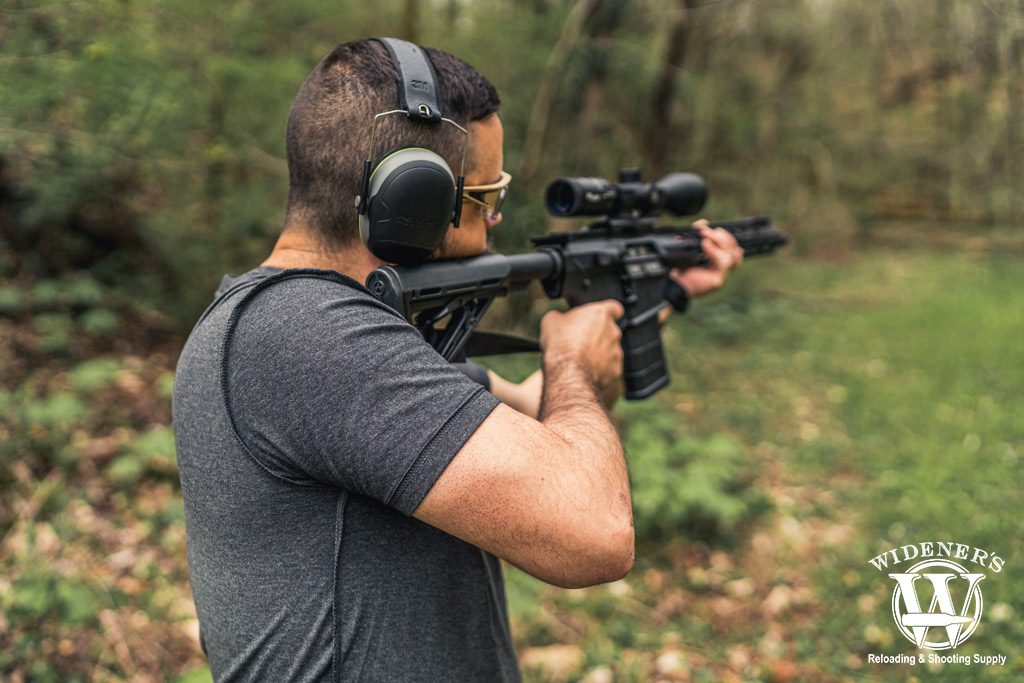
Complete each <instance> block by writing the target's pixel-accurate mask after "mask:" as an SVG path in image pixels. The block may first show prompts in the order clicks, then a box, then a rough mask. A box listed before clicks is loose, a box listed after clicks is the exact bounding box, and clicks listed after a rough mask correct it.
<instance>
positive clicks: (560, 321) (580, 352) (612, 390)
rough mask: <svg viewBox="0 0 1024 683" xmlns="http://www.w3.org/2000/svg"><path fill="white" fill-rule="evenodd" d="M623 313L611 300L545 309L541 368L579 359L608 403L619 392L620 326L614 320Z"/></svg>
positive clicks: (620, 367) (541, 339) (608, 404)
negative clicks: (560, 309) (563, 311)
mask: <svg viewBox="0 0 1024 683" xmlns="http://www.w3.org/2000/svg"><path fill="white" fill-rule="evenodd" d="M624 314H625V309H624V308H623V307H622V304H621V303H619V302H618V301H614V300H608V301H595V302H593V303H589V304H585V305H583V306H579V307H577V308H574V309H572V310H570V311H568V312H566V313H559V312H558V311H550V312H548V313H547V314H546V315H545V316H544V318H543V319H542V320H541V321H540V348H541V351H542V352H543V354H544V366H545V368H547V367H548V366H549V365H550V366H552V367H555V368H558V367H561V366H563V365H564V364H565V363H581V364H582V365H583V369H584V370H585V371H586V372H587V373H589V375H590V377H591V378H592V379H593V381H594V382H595V384H596V388H597V390H598V394H599V395H600V396H601V398H602V400H603V402H604V403H605V405H607V406H611V404H612V403H614V402H615V399H616V398H618V396H619V394H621V393H622V330H621V329H619V326H618V325H617V324H616V323H617V321H618V320H619V319H620V318H621V317H622V316H623V315H624Z"/></svg>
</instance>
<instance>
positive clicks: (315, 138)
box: [285, 40, 501, 255]
mask: <svg viewBox="0 0 1024 683" xmlns="http://www.w3.org/2000/svg"><path fill="white" fill-rule="evenodd" d="M425 52H426V53H427V56H428V57H429V58H430V60H431V62H432V63H433V65H434V70H435V72H436V74H437V80H438V90H439V98H440V102H441V108H442V111H444V114H445V116H446V117H447V118H450V119H452V120H454V121H456V122H457V123H459V124H460V125H462V126H464V127H467V128H468V129H469V131H470V142H469V153H468V155H467V159H466V184H467V185H474V184H486V183H488V182H493V181H494V180H496V177H491V176H492V175H496V174H497V173H498V172H500V168H501V166H500V164H501V149H500V148H501V139H500V137H501V132H500V131H501V124H500V122H498V120H497V116H495V115H494V114H495V113H496V112H497V109H498V106H499V104H500V101H499V99H498V94H497V91H496V90H495V88H494V86H493V85H491V84H490V83H489V82H488V81H487V79H485V78H484V77H483V75H481V74H480V73H479V72H478V71H477V70H476V69H474V68H473V67H471V66H469V65H468V64H466V63H465V62H463V61H462V60H460V59H458V58H456V57H453V56H451V55H449V54H447V53H444V52H441V51H439V50H434V49H431V48H426V49H425ZM397 81H398V75H397V71H396V69H395V66H394V64H393V63H392V61H391V59H390V58H389V56H388V54H387V51H386V50H385V49H384V47H383V46H382V45H380V44H379V43H378V42H376V41H372V40H361V41H356V42H353V43H346V44H343V45H339V46H338V47H336V48H335V49H334V50H332V51H331V53H330V54H329V55H327V57H325V58H324V60H323V61H322V62H320V64H319V65H317V67H316V68H315V69H314V70H313V72H312V73H311V74H310V75H309V77H308V78H307V79H306V82H305V83H303V85H302V88H301V89H300V90H299V94H298V96H297V97H296V98H295V103H294V104H293V105H292V110H291V114H290V116H289V118H288V133H287V151H288V173H289V192H288V214H287V216H286V219H285V228H286V229H298V230H303V231H305V232H307V233H309V235H310V236H311V237H313V238H315V240H316V242H317V244H318V245H319V246H320V248H321V249H322V250H324V251H325V252H337V251H340V250H344V249H348V248H351V247H355V246H357V245H359V244H360V238H359V229H358V220H357V214H356V209H355V205H354V201H355V197H356V196H357V195H358V194H359V192H360V181H361V179H362V171H363V162H364V161H365V159H366V156H367V154H368V153H369V146H370V129H371V127H372V125H373V117H374V115H375V114H378V113H381V112H384V111H390V110H393V109H397V108H398V100H399V97H398V83H397ZM495 131H497V137H498V139H497V141H496V142H497V152H495V149H494V148H495V140H494V137H495ZM464 144H465V137H464V136H463V135H462V134H461V133H460V132H459V131H458V130H457V129H456V128H455V127H454V126H449V125H429V124H424V123H420V122H416V121H411V120H409V119H407V118H406V117H403V116H389V117H384V118H382V119H381V120H380V123H379V124H378V127H377V133H376V139H375V141H374V156H375V157H376V158H375V159H373V160H372V162H373V163H374V164H376V163H377V162H378V161H379V160H380V159H381V158H383V157H385V156H387V154H388V153H389V152H391V151H393V150H395V149H397V148H399V147H405V146H418V147H426V148H428V149H430V150H433V151H434V152H436V153H437V154H439V155H440V156H441V157H443V158H444V159H445V161H446V162H447V163H448V165H449V167H451V168H452V169H453V171H455V173H456V174H457V173H458V169H459V167H460V165H461V157H462V150H463V145H464ZM495 154H496V155H497V160H496V161H497V164H498V166H497V171H495V170H494V169H491V168H490V167H491V166H493V165H494V163H495V159H494V158H493V157H494V156H495ZM485 167H486V168H485ZM466 204H467V205H469V206H470V207H472V204H471V203H470V202H466ZM463 215H464V216H466V217H467V218H468V219H469V220H468V221H467V222H468V223H470V225H467V226H466V227H467V228H468V229H469V230H467V232H472V231H473V228H474V227H476V226H474V225H473V223H474V222H476V223H480V222H481V221H482V220H483V219H482V217H481V216H480V215H479V211H473V210H472V209H469V210H468V211H464V214H463ZM474 218H475V219H476V220H475V221H474ZM492 222H493V221H492ZM450 232H457V231H450ZM483 233H484V234H485V233H486V229H483ZM467 237H469V235H468V234H467V235H463V236H459V235H453V236H452V239H453V240H456V241H458V240H460V238H461V239H462V240H463V241H465V239H466V238H467ZM447 241H450V240H447ZM447 241H446V245H445V246H444V247H442V251H449V250H450V246H449V245H448V244H447ZM456 251H457V252H459V253H457V254H455V255H467V254H464V253H461V252H462V251H463V250H461V249H457V250H456Z"/></svg>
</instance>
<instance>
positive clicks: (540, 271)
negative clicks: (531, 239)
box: [507, 249, 562, 283]
mask: <svg viewBox="0 0 1024 683" xmlns="http://www.w3.org/2000/svg"><path fill="white" fill-rule="evenodd" d="M507 258H508V266H509V282H512V283H518V282H529V281H531V280H546V279H548V278H549V277H552V276H554V275H557V274H558V273H560V272H561V270H562V257H561V256H560V255H559V254H558V253H557V252H555V251H553V250H549V249H541V250H540V251H536V252H534V253H532V254H512V255H511V256H508V257H507Z"/></svg>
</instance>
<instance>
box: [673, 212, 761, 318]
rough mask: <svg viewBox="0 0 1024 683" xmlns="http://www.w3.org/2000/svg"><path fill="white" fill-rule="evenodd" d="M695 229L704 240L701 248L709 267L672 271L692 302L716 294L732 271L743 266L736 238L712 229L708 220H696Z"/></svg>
mask: <svg viewBox="0 0 1024 683" xmlns="http://www.w3.org/2000/svg"><path fill="white" fill-rule="evenodd" d="M693 227H695V228H697V229H698V230H700V235H701V237H702V238H703V239H702V240H701V243H700V246H701V249H703V250H704V253H705V254H707V257H708V264H707V265H706V266H702V267H699V268H687V269H686V270H680V269H678V268H676V269H673V270H672V272H671V273H670V277H671V278H672V279H673V280H675V281H676V282H677V283H679V285H680V286H681V287H682V288H683V289H685V290H686V294H687V295H688V296H689V297H690V298H691V299H692V298H694V297H698V296H702V295H704V294H708V293H709V292H713V291H715V290H716V289H718V288H719V287H721V286H722V283H724V282H725V279H726V277H727V276H728V275H729V272H730V271H732V270H735V269H736V268H737V267H739V265H740V264H741V263H743V249H742V248H741V247H740V245H739V244H737V243H736V238H735V237H733V236H732V234H730V233H729V231H728V230H725V229H723V228H714V229H712V228H709V227H708V222H707V220H705V219H703V218H702V219H701V220H699V221H695V222H694V224H693Z"/></svg>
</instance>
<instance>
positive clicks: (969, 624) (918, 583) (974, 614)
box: [870, 541, 1005, 663]
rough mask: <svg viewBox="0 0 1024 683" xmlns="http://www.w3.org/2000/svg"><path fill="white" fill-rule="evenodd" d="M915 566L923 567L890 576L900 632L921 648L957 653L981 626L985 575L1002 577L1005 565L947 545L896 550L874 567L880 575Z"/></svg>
mask: <svg viewBox="0 0 1024 683" xmlns="http://www.w3.org/2000/svg"><path fill="white" fill-rule="evenodd" d="M912 560H919V561H918V562H917V563H916V564H913V565H912V566H910V567H909V568H908V569H906V570H905V571H891V572H887V573H888V574H889V578H891V579H893V580H894V581H895V582H896V586H895V588H894V589H893V593H892V616H893V619H894V620H895V621H896V626H897V628H898V629H899V631H900V633H902V634H903V636H904V637H905V638H907V640H909V641H910V642H912V643H914V644H915V645H916V646H917V647H919V648H926V649H929V650H952V649H955V648H956V647H957V646H958V645H960V644H961V643H963V642H964V641H965V640H967V639H968V638H969V637H970V636H971V634H973V633H974V632H975V631H976V630H977V628H978V625H979V623H980V622H981V615H982V609H983V607H984V602H983V599H982V595H981V582H982V581H983V580H984V579H985V577H986V574H985V573H984V571H983V570H988V571H991V572H994V573H998V572H1000V571H1002V569H1003V565H1004V564H1005V562H1004V561H1003V559H1002V558H1001V557H999V556H998V555H996V554H995V553H991V552H989V551H987V550H983V549H981V548H974V547H972V546H969V545H964V544H962V543H953V542H948V543H947V542H943V541H936V542H932V541H928V542H924V543H917V544H914V545H905V546H901V547H899V548H893V549H892V550H887V551H886V552H884V553H882V554H881V555H878V556H877V557H875V558H873V559H872V560H870V562H871V564H872V565H873V566H874V567H875V569H878V570H879V571H887V570H889V569H896V565H899V564H902V563H904V562H910V561H912ZM968 565H970V566H968ZM975 656H976V657H977V655H975ZM1003 661H1005V659H1003ZM996 662H998V660H994V661H993V663H996ZM986 663H987V662H986ZM998 663H1002V662H998Z"/></svg>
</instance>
